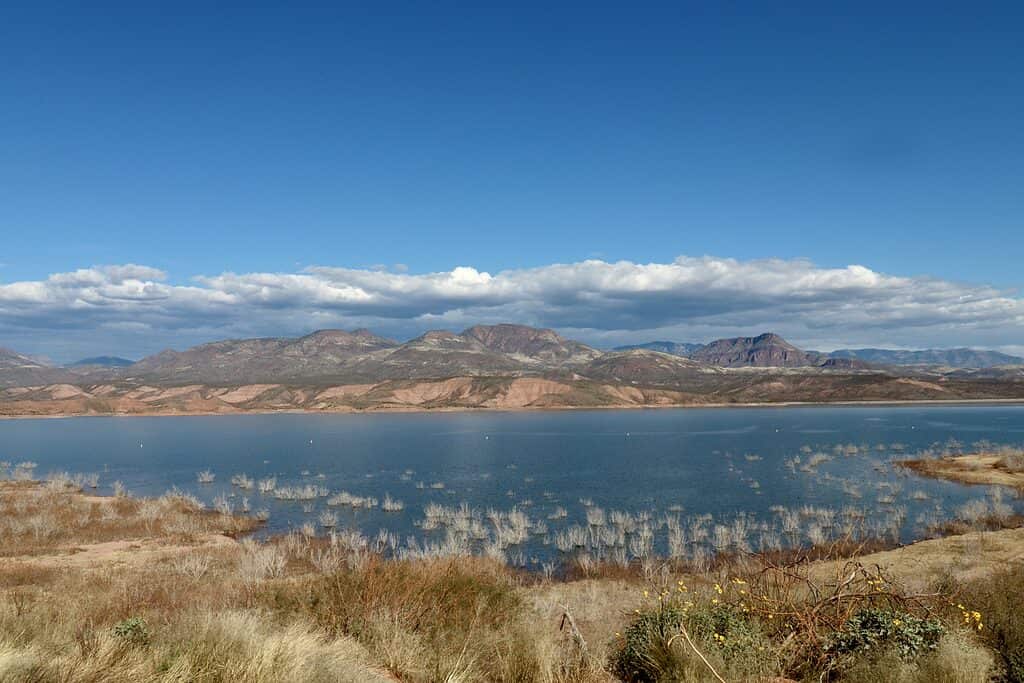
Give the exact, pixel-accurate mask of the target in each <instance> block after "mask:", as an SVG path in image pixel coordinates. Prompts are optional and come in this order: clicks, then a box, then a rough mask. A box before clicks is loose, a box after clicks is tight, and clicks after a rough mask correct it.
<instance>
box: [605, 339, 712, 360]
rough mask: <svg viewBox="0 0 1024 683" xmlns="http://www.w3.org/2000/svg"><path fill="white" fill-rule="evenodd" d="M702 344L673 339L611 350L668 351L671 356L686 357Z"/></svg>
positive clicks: (629, 345) (617, 347) (628, 345)
mask: <svg viewBox="0 0 1024 683" xmlns="http://www.w3.org/2000/svg"><path fill="white" fill-rule="evenodd" d="M703 346H704V345H703V344H690V343H688V342H673V341H652V342H647V343H646V344H627V345H626V346H616V347H615V348H614V349H612V350H613V351H636V350H643V351H657V352H659V353H668V354H671V355H673V356H683V357H684V358H685V357H688V356H689V355H690V354H691V353H693V352H694V351H697V350H698V349H700V348H702V347H703Z"/></svg>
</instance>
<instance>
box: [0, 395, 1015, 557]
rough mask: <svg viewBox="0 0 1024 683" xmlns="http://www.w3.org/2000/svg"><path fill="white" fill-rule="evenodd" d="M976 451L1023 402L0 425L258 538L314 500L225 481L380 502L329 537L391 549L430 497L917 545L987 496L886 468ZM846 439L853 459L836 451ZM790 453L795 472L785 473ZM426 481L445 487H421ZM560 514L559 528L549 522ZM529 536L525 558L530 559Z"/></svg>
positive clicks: (23, 449) (308, 516)
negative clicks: (824, 512)
mask: <svg viewBox="0 0 1024 683" xmlns="http://www.w3.org/2000/svg"><path fill="white" fill-rule="evenodd" d="M983 439H985V440H989V441H992V442H996V443H999V444H1009V445H1017V446H1020V445H1022V444H1024V406H948V407H947V406H943V407H807V408H803V407H801V408H757V409H743V408H737V409H684V410H650V411H642V410H624V411H565V412H524V413H491V412H489V413H438V414H390V415H389V414H372V415H294V414H287V415H245V416H218V417H205V416H203V417H154V418H141V417H135V418H73V419H58V420H55V419H38V420H32V419H29V420H0V460H7V461H11V462H17V461H23V460H31V461H35V462H37V463H38V469H37V473H38V474H39V475H45V474H46V473H47V472H49V471H54V470H67V471H70V472H83V473H91V472H96V473H99V474H100V477H101V482H102V483H101V487H100V491H101V492H109V490H110V488H109V487H110V484H111V483H112V482H113V481H114V480H120V481H122V482H123V483H124V484H125V485H127V487H128V488H129V490H130V491H131V492H132V493H133V494H136V495H155V494H160V493H162V492H164V491H166V490H167V489H169V488H171V487H175V486H176V487H178V488H181V489H184V490H188V491H190V492H192V493H195V494H197V495H198V496H199V497H200V498H202V499H203V500H205V501H207V502H210V501H212V500H213V499H214V497H215V496H217V495H218V494H224V495H228V496H232V501H233V502H234V503H235V504H236V505H240V504H241V499H242V497H243V496H244V497H247V498H248V499H249V501H250V504H251V506H252V508H253V509H257V508H266V509H268V510H269V511H270V513H271V517H270V521H269V524H268V529H269V530H270V531H283V530H287V529H289V528H294V527H297V526H299V525H301V524H302V523H303V522H306V521H312V520H315V518H316V516H317V514H318V513H319V512H320V511H322V510H324V509H326V507H327V506H326V499H325V498H319V499H317V500H315V501H309V502H307V503H306V506H305V509H304V506H303V503H302V502H298V501H281V500H277V499H275V498H274V497H273V496H268V495H261V494H260V493H258V492H257V491H255V490H251V491H242V490H240V489H238V488H235V487H232V486H231V484H230V478H231V476H232V475H235V474H238V473H245V474H247V475H249V476H250V477H253V478H255V479H260V478H264V477H269V476H276V477H277V482H278V487H281V486H288V485H296V484H316V485H320V486H324V487H326V488H328V489H329V490H330V491H331V493H332V494H333V493H336V492H338V491H341V490H345V491H348V492H350V493H353V494H356V495H361V496H374V497H377V498H378V499H383V497H384V495H385V493H387V494H390V495H391V496H392V497H394V498H396V499H398V500H401V501H402V502H404V503H405V509H404V510H403V511H401V512H391V513H389V512H384V511H383V510H381V509H380V508H379V507H377V508H374V509H370V510H365V509H360V510H353V509H350V508H344V507H343V508H340V509H338V512H339V518H340V526H342V527H344V526H350V527H355V528H359V529H361V530H362V531H364V533H367V534H370V535H372V534H376V533H377V531H378V529H381V528H387V529H389V530H391V531H393V532H395V533H396V534H398V535H399V537H400V538H403V539H404V538H406V537H407V536H410V535H421V536H422V535H423V532H422V531H420V530H419V529H418V527H417V524H416V523H417V520H420V519H421V518H422V517H423V508H424V505H425V504H427V503H428V502H437V503H441V504H444V505H448V506H453V505H457V504H459V503H462V502H465V503H468V504H469V505H470V506H472V507H474V508H480V509H481V510H485V509H487V508H494V509H499V510H508V509H511V508H512V507H513V506H517V507H518V508H519V509H521V510H522V511H524V512H526V513H527V514H528V515H529V516H530V517H531V518H532V519H537V520H545V521H546V523H547V524H548V525H549V527H550V529H551V531H552V532H553V531H555V530H556V529H558V528H560V527H564V526H567V525H572V524H584V523H585V522H584V520H585V513H586V508H585V506H584V504H582V503H581V502H580V499H589V500H590V501H592V503H593V505H595V506H599V507H601V508H603V509H605V510H606V511H610V510H622V511H628V512H634V513H635V512H644V511H646V512H650V513H652V517H653V518H654V519H657V518H658V516H659V515H664V514H665V513H666V512H671V513H672V514H675V515H678V516H680V517H683V518H686V517H689V516H692V515H698V514H710V515H713V516H714V518H715V520H719V519H720V520H724V521H727V520H728V519H730V518H732V517H734V516H735V515H736V514H737V513H750V514H752V515H754V516H755V517H756V518H757V519H765V520H769V519H772V518H773V513H772V511H771V507H772V506H774V505H782V506H787V507H799V506H802V505H815V506H827V507H832V508H836V509H839V508H842V507H844V506H851V505H853V506H858V507H861V508H864V509H866V510H867V511H868V513H869V514H872V513H874V512H877V511H878V510H879V509H881V508H884V507H887V506H888V507H891V506H892V505H896V506H902V507H904V508H905V509H906V513H907V514H906V519H907V521H906V524H905V528H904V530H903V532H902V537H903V538H904V540H906V539H908V538H911V537H913V536H914V534H915V533H918V532H917V531H916V530H915V523H916V522H915V520H917V519H918V517H919V516H920V515H922V514H926V513H931V514H933V515H935V514H943V515H945V516H948V515H949V514H951V513H952V511H953V510H954V509H955V508H956V507H957V506H958V505H961V504H963V503H964V502H965V501H967V500H970V499H975V498H979V497H982V496H984V495H985V493H986V490H985V489H982V488H977V487H974V488H972V487H965V486H961V485H958V484H954V483H949V482H942V481H935V480H930V479H924V478H921V477H918V476H916V475H913V474H911V473H909V472H907V471H905V470H903V469H900V468H893V467H891V466H890V464H889V462H890V460H891V459H893V458H898V457H907V456H909V455H912V454H914V453H915V452H917V451H920V450H922V449H927V448H930V447H934V446H935V445H936V444H939V445H940V446H943V445H947V444H949V443H950V442H959V443H960V444H962V445H963V446H964V447H965V448H967V447H969V446H970V444H972V443H973V442H976V441H979V440H983ZM849 444H853V445H854V446H856V453H855V454H847V455H842V454H837V452H836V448H837V447H840V446H847V445H849ZM846 450H847V452H849V453H852V451H853V449H850V448H847V449H846ZM814 453H823V454H825V455H827V456H829V457H830V459H828V460H824V457H823V456H819V457H818V460H823V461H822V462H821V464H819V465H817V466H816V467H815V468H813V469H812V470H811V471H802V470H801V467H803V466H805V465H806V463H807V462H808V460H809V459H810V458H811V457H812V456H813V454H814ZM796 456H799V457H800V458H801V462H800V463H799V464H796V463H791V464H790V465H787V464H786V462H787V461H788V460H791V459H793V458H794V457H796ZM203 469H210V470H212V471H213V472H215V473H216V475H217V478H216V481H215V483H213V484H211V485H199V484H197V482H196V473H197V472H198V471H199V470H203ZM420 482H422V484H420V485H421V486H424V488H418V486H417V484H418V483H420ZM880 482H886V483H882V484H881V485H882V486H883V487H884V486H886V485H887V483H891V484H894V485H895V486H896V487H897V490H896V498H897V500H896V502H895V503H891V502H890V503H884V504H883V503H879V502H878V498H879V497H881V496H883V495H884V494H885V493H886V492H887V491H885V490H883V489H879V488H878V486H879V483H880ZM434 483H443V485H444V488H443V489H432V488H430V485H431V484H434ZM851 489H853V490H855V491H856V492H857V493H859V497H857V496H856V495H853V494H851ZM915 492H917V493H918V495H917V496H916V497H915V496H913V495H912V494H913V493H915ZM922 492H923V493H922ZM1014 504H1015V503H1014ZM558 506H561V507H564V508H565V509H566V510H567V512H568V516H567V517H566V518H565V519H562V520H551V521H548V520H547V518H548V516H549V515H550V514H551V513H552V512H553V511H554V510H555V508H556V507H558ZM310 507H312V510H310ZM543 537H544V535H543V534H539V535H538V536H537V537H536V538H534V539H533V540H531V541H530V542H528V543H526V544H524V547H523V552H525V553H527V554H531V555H537V556H539V555H544V554H545V553H546V551H545V550H544V548H545V544H544V538H543ZM548 540H550V539H548ZM660 542H661V541H659V543H660Z"/></svg>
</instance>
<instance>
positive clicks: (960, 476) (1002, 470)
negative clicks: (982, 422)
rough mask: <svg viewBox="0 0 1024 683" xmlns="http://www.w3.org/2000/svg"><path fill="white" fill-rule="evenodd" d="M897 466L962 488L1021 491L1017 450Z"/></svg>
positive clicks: (1022, 461) (1023, 471) (1023, 476)
mask: <svg viewBox="0 0 1024 683" xmlns="http://www.w3.org/2000/svg"><path fill="white" fill-rule="evenodd" d="M899 464H900V465H902V466H904V467H907V468H909V469H912V470H914V471H915V472H918V473H919V474H923V475H926V476H929V477H935V478H938V479H949V480H951V481H958V482H961V483H964V484H987V485H993V486H1013V487H1017V488H1024V452H1021V451H1016V450H1000V451H997V452H994V453H989V452H985V453H972V454H970V455H954V456H945V457H939V458H921V459H917V460H903V461H899Z"/></svg>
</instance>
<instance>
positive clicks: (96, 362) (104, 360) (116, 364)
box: [68, 356, 135, 368]
mask: <svg viewBox="0 0 1024 683" xmlns="http://www.w3.org/2000/svg"><path fill="white" fill-rule="evenodd" d="M133 363H135V361H133V360H128V359H127V358H120V357H118V356H94V357H92V358H83V359H82V360H78V361H75V362H74V363H71V364H70V365H68V367H69V368H80V367H85V366H94V367H101V368H126V367H128V366H129V365H132V364H133Z"/></svg>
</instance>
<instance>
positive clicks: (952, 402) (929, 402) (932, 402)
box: [0, 398, 1024, 420]
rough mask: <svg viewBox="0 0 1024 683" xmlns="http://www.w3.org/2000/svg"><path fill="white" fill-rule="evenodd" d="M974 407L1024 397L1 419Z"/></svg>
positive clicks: (384, 408) (161, 412)
mask: <svg viewBox="0 0 1024 683" xmlns="http://www.w3.org/2000/svg"><path fill="white" fill-rule="evenodd" d="M958 405H962V406H974V405H1024V398H978V399H922V400H877V401H876V400H872V401H778V402H771V403H769V402H765V403H752V402H747V403H678V404H661V405H602V406H538V407H530V406H525V407H521V408H486V407H483V408H481V407H475V406H446V407H439V408H422V407H417V406H374V407H371V408H350V407H339V408H329V409H324V410H305V409H302V408H286V409H280V410H274V409H254V410H230V411H229V410H223V411H203V410H196V411H181V410H153V411H147V412H131V413H128V412H125V413H55V414H38V413H25V414H18V413H14V414H2V415H0V420H30V419H65V418H73V417H190V416H196V417H200V416H205V417H213V416H226V415H373V414H382V413H524V412H563V411H577V410H692V409H695V408H697V409H699V408H715V409H720V408H753V409H757V408H807V407H822V408H829V407H884V406H893V407H897V406H958Z"/></svg>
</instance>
